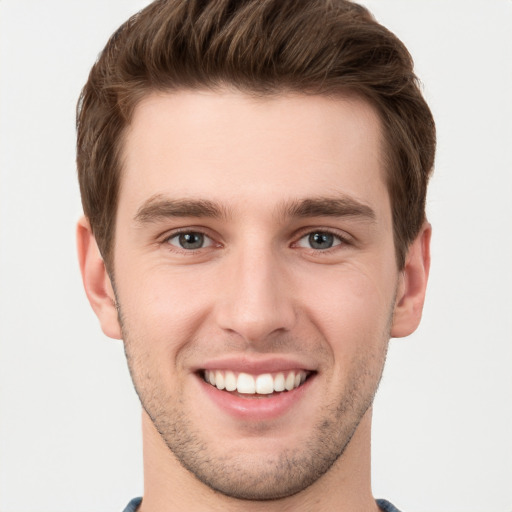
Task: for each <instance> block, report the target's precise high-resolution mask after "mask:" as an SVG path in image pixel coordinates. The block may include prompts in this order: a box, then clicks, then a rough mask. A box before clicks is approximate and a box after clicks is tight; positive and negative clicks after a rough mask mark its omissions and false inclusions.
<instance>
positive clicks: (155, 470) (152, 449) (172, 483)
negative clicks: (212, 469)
mask: <svg viewBox="0 0 512 512" xmlns="http://www.w3.org/2000/svg"><path fill="white" fill-rule="evenodd" d="M142 428H143V445H144V498H143V501H142V505H141V507H140V512H157V511H158V512H172V511H179V510H187V511H190V512H196V511H197V512H198V511H204V510H209V511H212V512H215V511H217V510H218V511H222V512H234V511H240V510H244V511H248V512H259V511H266V512H274V511H276V512H277V511H279V512H288V511H294V512H304V511H307V510H315V511H318V512H323V511H326V512H327V511H332V510H337V511H339V512H349V511H350V512H357V511H361V512H363V511H364V512H369V511H371V512H377V511H378V510H379V509H378V507H377V505H376V503H375V500H374V499H373V496H372V493H371V474H370V443H371V409H369V410H368V411H367V413H366V414H365V416H364V417H363V419H362V421H361V423H360V424H359V426H358V428H357V430H356V432H355V433H354V435H353V437H352V439H351V441H350V443H349V444H348V445H347V447H346V449H345V452H344V453H343V455H342V456H341V457H340V458H339V459H338V460H337V461H336V462H335V463H334V464H333V466H332V467H331V468H330V470H329V471H327V473H325V474H324V475H323V476H322V477H321V478H319V479H318V480H317V481H316V482H315V483H314V484H312V485H311V486H309V487H308V488H306V489H304V490H303V491H301V492H299V493H297V494H294V495H293V496H289V497H287V498H281V499H278V500H272V501H247V500H239V499H236V498H231V497H228V496H224V495H222V494H220V493H218V492H216V491H214V490H212V489H210V488H209V487H208V486H206V485H205V484H203V483H202V482H201V481H199V480H198V479H197V478H196V477H195V476H194V475H193V474H192V473H190V472H189V471H188V470H186V469H185V468H184V467H183V466H182V465H181V464H180V463H179V462H178V460H177V459H176V458H175V457H174V455H173V453H172V452H171V451H170V450H169V449H168V447H167V445H166V444H165V443H164V441H163V440H162V438H161V436H160V434H159V433H158V432H157V431H156V429H155V427H154V425H153V423H152V422H151V420H150V419H149V417H148V416H147V415H146V413H143V419H142Z"/></svg>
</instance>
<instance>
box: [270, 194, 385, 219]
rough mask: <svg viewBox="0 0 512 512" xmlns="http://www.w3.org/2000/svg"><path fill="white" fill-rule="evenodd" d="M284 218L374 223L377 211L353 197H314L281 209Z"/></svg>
mask: <svg viewBox="0 0 512 512" xmlns="http://www.w3.org/2000/svg"><path fill="white" fill-rule="evenodd" d="M280 213H281V215H283V216H284V217H298V218H302V217H359V218H361V219H362V220H365V219H366V220H369V221H372V222H374V221H375V220H376V218H377V216H376V215H375V211H374V210H373V209H372V208H370V207H369V206H368V205H366V204H364V203H361V202H359V201H357V200H356V199H353V198H351V197H347V196H342V197H313V198H306V199H300V200H296V201H292V202H291V203H287V204H284V205H283V206H282V207H281V208H280Z"/></svg>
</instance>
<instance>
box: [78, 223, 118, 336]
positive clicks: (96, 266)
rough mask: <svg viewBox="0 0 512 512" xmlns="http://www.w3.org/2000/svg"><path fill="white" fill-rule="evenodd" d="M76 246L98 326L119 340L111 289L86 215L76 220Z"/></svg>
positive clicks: (86, 291) (115, 309)
mask: <svg viewBox="0 0 512 512" xmlns="http://www.w3.org/2000/svg"><path fill="white" fill-rule="evenodd" d="M77 248H78V260H79V263H80V272H81V273H82V282H83V284H84V289H85V293H86V295H87V298H88V299H89V302H90V304H91V307H92V309H93V310H94V312H95V313H96V316H97V317H98V320H99V321H100V325H101V328H102V330H103V332H104V333H105V334H106V335H107V336H109V337H110V338H115V339H121V337H122V336H121V327H120V325H119V318H118V314H117V307H116V303H115V296H114V290H113V288H112V284H111V282H110V277H109V275H108V272H107V269H106V267H105V263H104V261H103V258H102V257H101V254H100V251H99V249H98V246H97V244H96V239H95V238H94V235H93V233H92V230H91V226H90V224H89V221H88V220H87V219H86V218H85V217H82V218H81V219H80V220H79V221H78V225H77Z"/></svg>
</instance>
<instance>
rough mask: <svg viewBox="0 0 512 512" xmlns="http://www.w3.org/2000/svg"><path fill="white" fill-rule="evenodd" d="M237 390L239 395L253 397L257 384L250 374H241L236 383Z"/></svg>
mask: <svg viewBox="0 0 512 512" xmlns="http://www.w3.org/2000/svg"><path fill="white" fill-rule="evenodd" d="M236 390H237V391H238V392H239V393H244V394H246V395H252V394H254V393H255V392H256V384H255V382H254V377H253V376H252V375H249V374H248V373H240V374H238V380H237V381H236Z"/></svg>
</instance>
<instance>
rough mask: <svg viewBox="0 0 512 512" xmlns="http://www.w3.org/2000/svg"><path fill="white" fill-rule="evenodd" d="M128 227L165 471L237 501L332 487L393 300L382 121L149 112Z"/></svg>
mask: <svg viewBox="0 0 512 512" xmlns="http://www.w3.org/2000/svg"><path fill="white" fill-rule="evenodd" d="M116 222H117V223H116V240H115V248H114V274H115V293H116V300H117V303H118V307H119V315H120V321H121V325H122V332H123V339H124V342H125V349H126V354H127V357H128V362H129V366H130V371H131V374H132V377H133V381H134V383H135V387H136V390H137V392H138V394H139V397H140V399H141V402H142V405H143V408H144V410H145V412H146V413H147V416H148V417H149V418H150V419H151V421H152V422H153V424H154V426H155V427H156V430H157V431H158V432H159V434H160V435H161V437H162V439H163V440H164V441H165V443H166V444H167V446H168V448H169V452H168V456H169V457H170V458H175V459H177V460H178V461H179V462H180V463H181V464H182V466H184V467H185V468H187V469H188V470H189V471H191V472H192V473H193V474H194V475H195V476H196V477H197V478H198V479H199V480H200V481H202V482H203V483H205V484H207V485H208V486H210V487H211V488H213V489H216V490H218V491H220V492H222V493H224V494H226V495H229V496H236V497H239V498H246V499H270V498H278V497H283V496H288V495H291V494H293V493H296V492H298V491H300V490H302V489H304V488H306V487H307V486H309V485H310V484H312V483H313V482H314V481H316V480H317V479H319V478H321V477H322V475H324V474H325V473H326V472H327V471H328V470H329V469H330V468H331V466H332V465H333V464H335V462H336V460H337V459H338V458H339V457H340V455H341V454H342V453H343V451H344V449H345V447H346V446H347V444H348V443H349V441H350V439H351V437H352V436H353V434H354V432H356V430H357V428H358V426H359V424H360V422H361V420H362V418H363V417H364V415H365V413H366V412H367V410H368V408H369V407H370V405H371V402H372V399H373V396H374V393H375V391H376V388H377V385H378V382H379V379H380V376H381V372H382V368H383V365H384V359H385V354H386V348H387V343H388V339H389V334H390V329H391V326H392V322H393V313H394V308H395V302H396V300H395V298H396V294H397V287H398V284H399V275H398V271H397V268H396V263H395V249H394V246H393V230H392V222H391V209H390V201H389V197H388V193H387V190H386V186H385V183H384V169H383V164H382V148H381V133H380V125H379V120H378V117H377V115H376V114H375V112H374V111H373V110H372V108H371V107H370V106H369V105H367V104H366V103H365V102H363V101H361V100H358V99H354V98H352V99H340V98H337V99H329V98H324V97H313V96H300V95H290V96H276V97H271V98H266V99H255V98H251V97H249V96H247V95H244V94H241V93H235V92H229V91H224V92H216V93H213V92H177V93H172V94H170V93H169V94H163V93H162V94H159V95H157V94H154V95H152V96H149V97H148V98H146V99H145V100H144V101H143V102H142V103H141V104H140V105H139V106H138V107H137V109H136V111H135V114H134V118H133V122H132V124H131V126H130V129H129V131H128V132H127V135H126V139H125V143H124V168H123V176H122V184H121V191H120V201H119V207H118V214H117V221H116Z"/></svg>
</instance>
